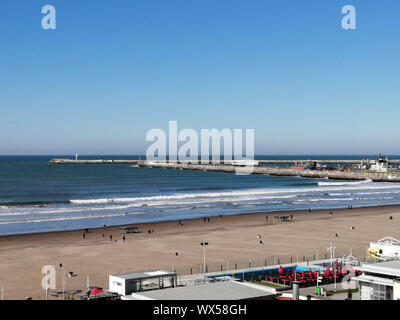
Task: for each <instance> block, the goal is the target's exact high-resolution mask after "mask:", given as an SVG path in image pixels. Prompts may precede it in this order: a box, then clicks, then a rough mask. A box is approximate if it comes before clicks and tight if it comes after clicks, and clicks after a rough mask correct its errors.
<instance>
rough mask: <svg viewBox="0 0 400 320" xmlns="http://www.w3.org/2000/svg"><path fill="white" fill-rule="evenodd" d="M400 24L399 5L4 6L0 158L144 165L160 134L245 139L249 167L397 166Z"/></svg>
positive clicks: (167, 0) (316, 1)
mask: <svg viewBox="0 0 400 320" xmlns="http://www.w3.org/2000/svg"><path fill="white" fill-rule="evenodd" d="M46 4H51V5H54V6H55V8H56V10H57V15H56V19H57V29H56V30H49V31H45V30H43V29H42V28H41V20H42V17H43V15H42V13H41V8H42V6H44V5H46ZM346 4H351V5H353V6H355V8H356V10H357V30H344V29H342V27H341V19H342V17H343V15H342V14H341V8H342V7H343V6H344V5H346ZM399 15H400V3H399V2H398V1H397V0H390V1H389V0H382V1H376V0H362V1H355V0H349V1H336V0H330V1H321V0H304V1H298V0H291V1H289V0H282V1H269V0H260V1H255V0H250V1H244V0H243V1H237V0H218V1H215V0H214V1H208V0H202V1H200V0H196V1H195V0H179V1H178V0H159V1H155V0H141V1H139V0H129V1H128V0H127V1H122V0H117V1H89V0H86V1H76V0H69V1H65V0H63V1H61V0H46V1H36V0H29V1H28V0H25V1H21V0H14V1H9V0H2V2H1V8H0V58H1V59H0V118H1V126H0V154H3V155H6V154H15V155H17V154H75V153H79V154H143V153H145V151H146V148H147V146H149V143H146V141H145V136H146V132H147V131H148V130H149V129H152V128H162V129H167V128H168V120H177V121H178V126H179V129H183V128H193V129H196V130H199V129H201V128H218V129H223V128H231V129H234V128H242V129H246V128H253V129H255V152H256V154H335V153H339V154H374V153H378V152H382V153H387V154H400V150H399V149H400V148H399V147H400V131H399V126H398V123H399V119H400V108H399V103H400V99H399V97H400V90H399V84H400V83H399V82H400V80H399V75H400V67H399V65H400V63H399V56H400V55H399V53H400V40H399V39H400V22H399V21H400V19H399Z"/></svg>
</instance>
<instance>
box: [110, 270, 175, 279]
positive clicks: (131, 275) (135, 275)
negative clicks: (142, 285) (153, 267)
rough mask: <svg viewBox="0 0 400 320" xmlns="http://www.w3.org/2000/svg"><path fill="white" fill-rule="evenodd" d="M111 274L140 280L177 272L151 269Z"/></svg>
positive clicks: (168, 275)
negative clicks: (149, 270)
mask: <svg viewBox="0 0 400 320" xmlns="http://www.w3.org/2000/svg"><path fill="white" fill-rule="evenodd" d="M111 276H113V277H117V278H121V279H125V280H140V279H150V278H159V277H175V276H176V272H171V271H164V270H159V271H151V272H132V273H124V274H112V275H111Z"/></svg>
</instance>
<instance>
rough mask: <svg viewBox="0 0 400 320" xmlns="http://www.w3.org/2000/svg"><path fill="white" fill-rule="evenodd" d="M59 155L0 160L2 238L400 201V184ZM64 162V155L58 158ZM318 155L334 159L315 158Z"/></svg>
mask: <svg viewBox="0 0 400 320" xmlns="http://www.w3.org/2000/svg"><path fill="white" fill-rule="evenodd" d="M55 157H56V156H19V157H13V156H2V157H0V235H5V234H20V233H34V232H46V231H59V230H76V229H83V228H86V227H88V228H94V227H102V226H103V225H109V226H111V225H120V224H135V223H141V222H155V221H167V220H179V219H188V218H200V217H209V216H218V215H233V214H239V213H247V212H270V211H283V210H304V209H308V208H312V209H324V208H325V209H326V208H345V207H347V206H349V205H351V206H353V207H363V206H375V205H389V204H400V184H398V183H374V182H371V181H368V180H367V181H337V180H327V179H305V178H300V177H276V176H267V175H235V174H232V173H220V172H203V171H188V170H167V169H152V168H133V167H131V166H130V165H108V164H107V165H106V164H103V165H101V164H100V165H49V164H48V161H49V160H50V159H51V158H55ZM62 157H65V156H57V158H62ZM318 157H319V158H325V159H326V158H327V157H326V156H325V157H322V156H313V157H312V158H318ZM338 157H339V156H330V158H332V159H335V158H338ZM69 158H71V157H69ZM82 158H83V157H82ZM84 158H85V159H99V158H101V159H135V158H137V157H134V156H91V157H90V156H87V157H84ZM259 158H264V159H267V158H270V159H288V158H293V159H307V157H300V156H293V157H287V156H274V157H267V156H259ZM340 158H344V157H343V156H341V157H340ZM347 158H352V159H354V158H356V157H355V156H348V157H347ZM357 158H359V159H362V158H370V159H371V158H373V156H357ZM393 158H395V157H393ZM397 158H398V157H397Z"/></svg>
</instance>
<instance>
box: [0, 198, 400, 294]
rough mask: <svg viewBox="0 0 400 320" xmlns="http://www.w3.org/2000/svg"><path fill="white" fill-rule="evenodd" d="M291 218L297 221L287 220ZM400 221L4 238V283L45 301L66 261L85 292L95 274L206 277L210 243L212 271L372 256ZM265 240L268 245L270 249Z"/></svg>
mask: <svg viewBox="0 0 400 320" xmlns="http://www.w3.org/2000/svg"><path fill="white" fill-rule="evenodd" d="M330 211H333V214H330V213H329V212H330ZM290 214H292V215H293V220H289V221H286V222H284V221H281V219H279V217H281V216H290ZM390 216H391V217H392V219H390ZM267 217H268V221H267V219H266V218H267ZM399 223H400V206H387V207H373V208H360V209H356V208H355V209H341V210H319V211H317V210H315V211H312V212H308V211H298V212H287V213H285V212H280V213H254V214H242V215H235V216H223V217H211V218H210V219H209V221H208V219H203V218H199V219H193V220H183V221H181V224H179V223H178V222H177V221H171V222H162V223H154V224H142V225H136V226H137V227H138V230H139V231H140V233H134V234H126V235H125V239H126V241H125V242H124V241H123V240H122V237H123V235H122V234H121V233H120V228H119V227H106V228H99V229H91V230H89V232H88V233H85V237H83V233H84V230H78V231H69V232H54V233H42V234H30V235H14V236H3V237H0V257H1V264H0V286H3V290H4V298H5V299H24V298H25V297H26V296H31V297H32V298H33V299H44V297H45V292H44V290H43V289H42V287H41V282H42V277H43V276H44V275H43V274H42V273H41V270H42V267H43V266H44V265H53V266H55V268H56V270H57V288H58V289H61V270H60V268H59V264H60V263H62V264H63V265H64V266H65V270H66V271H67V272H73V273H74V274H76V275H77V276H76V277H73V278H67V289H85V288H86V280H87V276H89V278H90V285H91V286H99V287H103V288H107V286H108V275H109V274H117V273H125V272H132V271H146V270H157V269H169V270H171V269H177V270H178V272H179V270H180V271H181V272H186V274H187V273H188V270H190V269H192V272H200V268H201V265H202V263H203V248H202V247H201V246H200V243H201V242H203V241H207V242H208V243H209V245H208V247H207V250H206V265H207V266H208V267H209V268H211V267H212V266H214V267H216V266H219V265H226V264H229V265H230V268H232V269H233V266H234V264H235V263H237V264H239V265H238V266H237V267H238V268H240V267H245V265H244V264H246V263H247V262H249V261H250V262H251V263H253V265H254V264H256V262H257V261H258V262H259V263H261V261H262V259H265V260H268V261H270V263H272V262H275V263H276V262H277V261H278V260H277V259H280V263H285V262H288V259H289V258H291V259H292V260H295V259H303V257H304V258H305V259H312V258H313V257H315V255H317V256H318V257H319V258H323V257H324V255H325V254H327V253H328V251H327V247H328V246H329V244H330V242H332V243H333V244H334V246H335V247H336V255H337V256H342V255H343V254H345V253H347V254H348V253H349V251H350V249H351V251H352V253H353V255H356V256H365V255H366V250H367V248H368V245H369V242H370V241H376V240H378V239H380V238H383V237H385V236H391V237H395V238H400V229H399ZM149 231H152V232H150V233H149ZM110 235H112V240H110ZM258 235H260V236H261V237H262V239H263V241H264V243H265V245H264V246H263V247H260V244H259V239H258V238H257V236H258ZM176 252H178V253H179V255H180V261H178V257H177V255H176ZM196 267H197V269H196Z"/></svg>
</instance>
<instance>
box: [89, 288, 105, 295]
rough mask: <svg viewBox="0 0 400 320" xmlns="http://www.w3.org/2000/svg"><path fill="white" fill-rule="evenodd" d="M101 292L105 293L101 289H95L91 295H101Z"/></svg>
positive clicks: (91, 291)
mask: <svg viewBox="0 0 400 320" xmlns="http://www.w3.org/2000/svg"><path fill="white" fill-rule="evenodd" d="M101 292H104V291H103V290H100V289H97V288H94V289H92V290H90V294H91V295H96V294H98V293H101Z"/></svg>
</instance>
